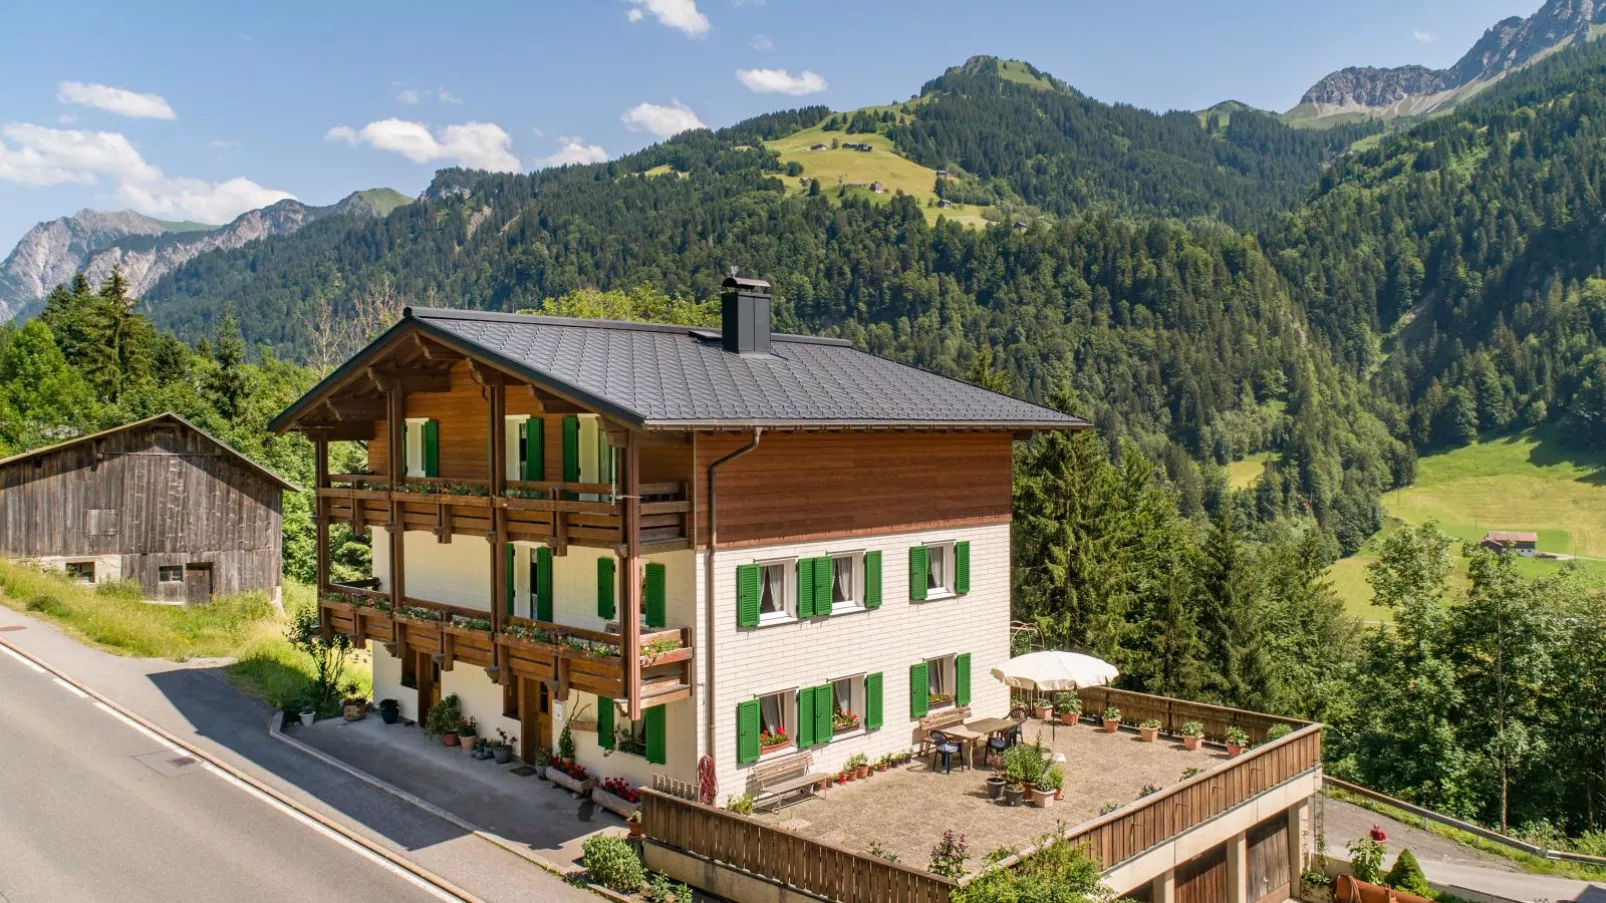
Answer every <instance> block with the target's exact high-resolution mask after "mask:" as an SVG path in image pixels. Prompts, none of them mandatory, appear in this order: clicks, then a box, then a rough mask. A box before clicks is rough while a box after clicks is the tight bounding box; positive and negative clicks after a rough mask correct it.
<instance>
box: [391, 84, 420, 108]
mask: <svg viewBox="0 0 1606 903" xmlns="http://www.w3.org/2000/svg"><path fill="white" fill-rule="evenodd" d="M396 99H397V100H398V101H400V102H402V103H405V104H415V103H418V92H417V91H414V90H413V89H411V88H403V89H402V90H401V91H400V92H399V93H397V95H396Z"/></svg>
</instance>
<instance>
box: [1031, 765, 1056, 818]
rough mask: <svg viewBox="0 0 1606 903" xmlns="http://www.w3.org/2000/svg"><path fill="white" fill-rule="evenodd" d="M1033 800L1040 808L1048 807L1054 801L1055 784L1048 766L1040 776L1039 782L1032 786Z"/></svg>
mask: <svg viewBox="0 0 1606 903" xmlns="http://www.w3.org/2000/svg"><path fill="white" fill-rule="evenodd" d="M1032 802H1033V803H1035V804H1036V805H1037V808H1039V809H1047V808H1048V807H1049V804H1050V803H1052V802H1054V785H1053V783H1052V782H1051V781H1050V780H1049V777H1048V769H1046V768H1045V769H1044V770H1043V773H1042V774H1041V775H1039V776H1038V778H1037V784H1036V785H1035V786H1033V787H1032Z"/></svg>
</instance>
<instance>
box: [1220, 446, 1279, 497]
mask: <svg viewBox="0 0 1606 903" xmlns="http://www.w3.org/2000/svg"><path fill="white" fill-rule="evenodd" d="M1270 460H1271V452H1256V453H1254V454H1252V455H1249V456H1248V457H1246V458H1244V459H1243V460H1241V461H1234V462H1232V463H1231V464H1228V465H1227V485H1228V486H1231V487H1232V488H1233V489H1234V490H1235V491H1236V490H1239V489H1248V488H1250V487H1251V486H1254V485H1255V484H1256V483H1258V482H1260V476H1261V474H1263V473H1265V472H1266V462H1267V461H1270Z"/></svg>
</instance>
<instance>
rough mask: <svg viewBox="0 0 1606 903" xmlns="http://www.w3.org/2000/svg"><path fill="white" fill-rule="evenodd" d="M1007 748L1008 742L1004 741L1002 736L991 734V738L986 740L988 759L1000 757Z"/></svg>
mask: <svg viewBox="0 0 1606 903" xmlns="http://www.w3.org/2000/svg"><path fill="white" fill-rule="evenodd" d="M1008 748H1009V741H1008V740H1006V739H1004V735H1003V734H993V735H992V736H991V737H988V738H987V758H989V759H991V758H992V757H993V756H995V755H998V756H1002V755H1003V754H1004V750H1006V749H1008Z"/></svg>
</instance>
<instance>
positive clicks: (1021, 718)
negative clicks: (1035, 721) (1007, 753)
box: [1004, 709, 1031, 746]
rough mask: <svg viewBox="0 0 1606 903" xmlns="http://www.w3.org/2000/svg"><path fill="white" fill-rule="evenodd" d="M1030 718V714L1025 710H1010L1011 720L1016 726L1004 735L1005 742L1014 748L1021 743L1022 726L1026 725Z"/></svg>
mask: <svg viewBox="0 0 1606 903" xmlns="http://www.w3.org/2000/svg"><path fill="white" fill-rule="evenodd" d="M1030 717H1031V715H1030V713H1028V712H1027V711H1026V710H1025V709H1010V710H1009V720H1010V721H1013V722H1015V726H1014V727H1013V728H1011V729H1010V730H1008V731H1006V732H1005V733H1004V740H1005V742H1007V743H1008V744H1009V745H1010V746H1014V745H1015V744H1017V743H1019V742H1020V726H1021V725H1023V724H1025V723H1026V719H1027V718H1030Z"/></svg>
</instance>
